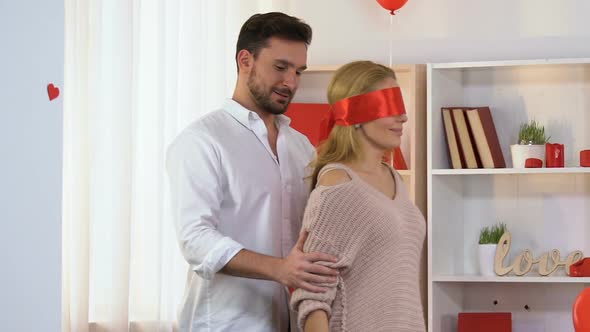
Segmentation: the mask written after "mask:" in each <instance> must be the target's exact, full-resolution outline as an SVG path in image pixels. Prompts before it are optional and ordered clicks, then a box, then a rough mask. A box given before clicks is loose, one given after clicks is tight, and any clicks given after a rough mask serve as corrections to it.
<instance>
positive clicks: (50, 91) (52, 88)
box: [47, 83, 59, 100]
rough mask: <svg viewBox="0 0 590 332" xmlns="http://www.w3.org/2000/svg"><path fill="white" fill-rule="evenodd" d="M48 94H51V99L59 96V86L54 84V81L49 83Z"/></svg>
mask: <svg viewBox="0 0 590 332" xmlns="http://www.w3.org/2000/svg"><path fill="white" fill-rule="evenodd" d="M47 95H49V100H53V99H55V98H57V97H59V88H58V87H56V86H55V85H53V83H49V84H48V85H47Z"/></svg>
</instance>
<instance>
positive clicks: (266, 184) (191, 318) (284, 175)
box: [167, 13, 337, 332]
mask: <svg viewBox="0 0 590 332" xmlns="http://www.w3.org/2000/svg"><path fill="white" fill-rule="evenodd" d="M310 41H311V28H310V27H309V26H308V25H307V24H305V23H303V22H302V21H300V20H299V19H297V18H295V17H291V16H288V15H285V14H282V13H267V14H257V15H254V16H252V17H251V18H250V19H248V21H246V23H244V25H243V26H242V29H241V31H240V35H239V37H238V43H237V48H236V62H237V66H238V82H237V84H236V88H235V91H234V94H233V97H232V99H231V100H229V101H228V102H227V103H226V104H225V106H224V107H223V108H222V109H220V110H217V111H214V112H211V113H208V114H207V115H206V116H204V117H202V118H201V119H199V120H197V121H195V122H194V123H192V124H191V125H190V126H189V127H188V128H187V129H185V130H184V131H183V132H182V133H181V134H180V135H179V137H178V138H177V139H176V140H175V141H174V143H173V144H172V145H171V146H170V148H169V150H168V156H167V169H168V173H169V177H170V183H171V189H172V200H173V206H172V210H173V212H174V218H175V224H176V229H177V235H178V240H179V243H180V248H181V250H182V253H183V255H184V257H185V259H186V260H187V261H188V262H189V264H190V266H191V269H192V270H193V271H194V273H190V277H189V280H188V284H187V292H186V294H185V299H184V303H183V309H182V311H181V313H180V317H179V325H180V328H181V330H182V331H216V332H217V331H240V332H243V331H256V332H264V331H288V329H289V311H288V299H287V297H288V293H287V292H286V287H293V288H304V289H307V290H310V291H312V292H324V291H325V289H324V288H322V287H320V286H319V285H318V284H321V283H327V282H334V281H335V280H336V274H337V272H336V271H335V270H332V269H329V268H327V267H325V266H322V265H320V264H317V263H316V262H318V261H334V262H335V261H336V258H335V257H332V256H328V255H325V254H321V253H311V254H304V253H303V251H302V249H303V242H304V241H305V237H306V234H305V233H302V234H299V230H300V227H301V220H302V217H303V211H304V208H305V204H306V201H307V197H308V193H309V187H308V184H307V182H304V178H305V177H306V176H307V174H306V173H305V169H306V166H307V165H308V164H309V162H310V161H311V160H312V158H313V155H314V149H313V146H312V145H311V144H310V143H309V141H308V140H307V138H305V137H304V136H303V135H301V134H300V133H298V132H296V131H295V130H293V129H292V128H290V127H289V119H288V118H287V117H286V116H284V115H282V113H284V112H285V111H286V109H287V106H288V105H289V103H290V102H291V99H292V98H293V94H294V93H295V91H296V90H297V87H298V84H299V78H300V74H301V72H302V71H304V70H305V68H306V62H307V46H308V45H309V43H310ZM298 235H299V238H298ZM297 238H298V240H297V241H296V239H297ZM295 242H297V243H295ZM191 272H192V271H191ZM285 286H286V287H285Z"/></svg>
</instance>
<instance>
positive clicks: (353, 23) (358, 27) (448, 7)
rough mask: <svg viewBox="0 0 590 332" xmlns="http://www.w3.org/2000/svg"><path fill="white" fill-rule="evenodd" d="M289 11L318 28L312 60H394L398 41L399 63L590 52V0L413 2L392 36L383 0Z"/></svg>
mask: <svg viewBox="0 0 590 332" xmlns="http://www.w3.org/2000/svg"><path fill="white" fill-rule="evenodd" d="M275 2H276V1H275ZM282 9H284V10H286V11H288V12H289V13H291V14H293V15H296V16H298V17H301V18H303V19H304V20H305V21H307V22H308V23H309V24H310V25H311V26H312V28H313V32H314V38H313V41H312V45H311V47H310V55H309V59H308V60H309V61H308V62H309V63H310V64H335V63H345V62H348V61H353V60H359V59H368V60H374V61H379V62H382V63H385V64H387V63H388V62H389V47H390V44H391V41H392V39H393V52H392V54H393V57H392V58H393V63H428V62H454V61H479V60H504V59H531V58H533V59H536V58H556V57H587V56H588V55H590V28H589V27H590V25H589V23H588V13H589V12H590V1H587V0H565V1H555V0H494V1H490V0H409V1H408V3H407V4H406V5H405V6H404V7H403V8H402V9H400V10H399V11H398V13H397V15H396V16H394V17H393V29H392V33H391V34H390V15H389V13H388V12H387V11H386V10H384V9H383V8H381V7H380V6H379V4H378V3H377V1H376V0H321V1H316V0H290V1H287V2H286V3H284V4H283V5H282ZM390 36H392V38H390Z"/></svg>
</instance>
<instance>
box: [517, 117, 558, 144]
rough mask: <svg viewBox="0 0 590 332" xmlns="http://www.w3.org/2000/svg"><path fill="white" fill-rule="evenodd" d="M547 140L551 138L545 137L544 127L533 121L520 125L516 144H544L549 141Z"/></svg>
mask: <svg viewBox="0 0 590 332" xmlns="http://www.w3.org/2000/svg"><path fill="white" fill-rule="evenodd" d="M549 138H551V137H547V136H545V127H544V126H541V125H540V124H539V123H537V121H535V120H531V122H529V123H523V124H521V125H520V130H519V131H518V144H523V145H527V144H545V143H547V141H549Z"/></svg>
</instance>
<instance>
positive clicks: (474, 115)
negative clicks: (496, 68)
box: [441, 106, 506, 169]
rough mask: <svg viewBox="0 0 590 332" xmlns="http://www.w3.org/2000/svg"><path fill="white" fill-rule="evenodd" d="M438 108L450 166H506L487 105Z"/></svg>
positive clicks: (457, 167)
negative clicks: (440, 113) (440, 112)
mask: <svg viewBox="0 0 590 332" xmlns="http://www.w3.org/2000/svg"><path fill="white" fill-rule="evenodd" d="M441 110H442V119H443V125H444V128H445V136H446V140H447V146H448V151H449V159H450V161H451V167H452V168H455V169H459V168H506V162H505V161H504V155H503V154H502V148H501V147H500V142H499V141H498V135H497V133H496V126H495V125H494V120H493V118H492V113H491V111H490V108H489V107H487V106H486V107H443V108H442V109H441Z"/></svg>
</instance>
